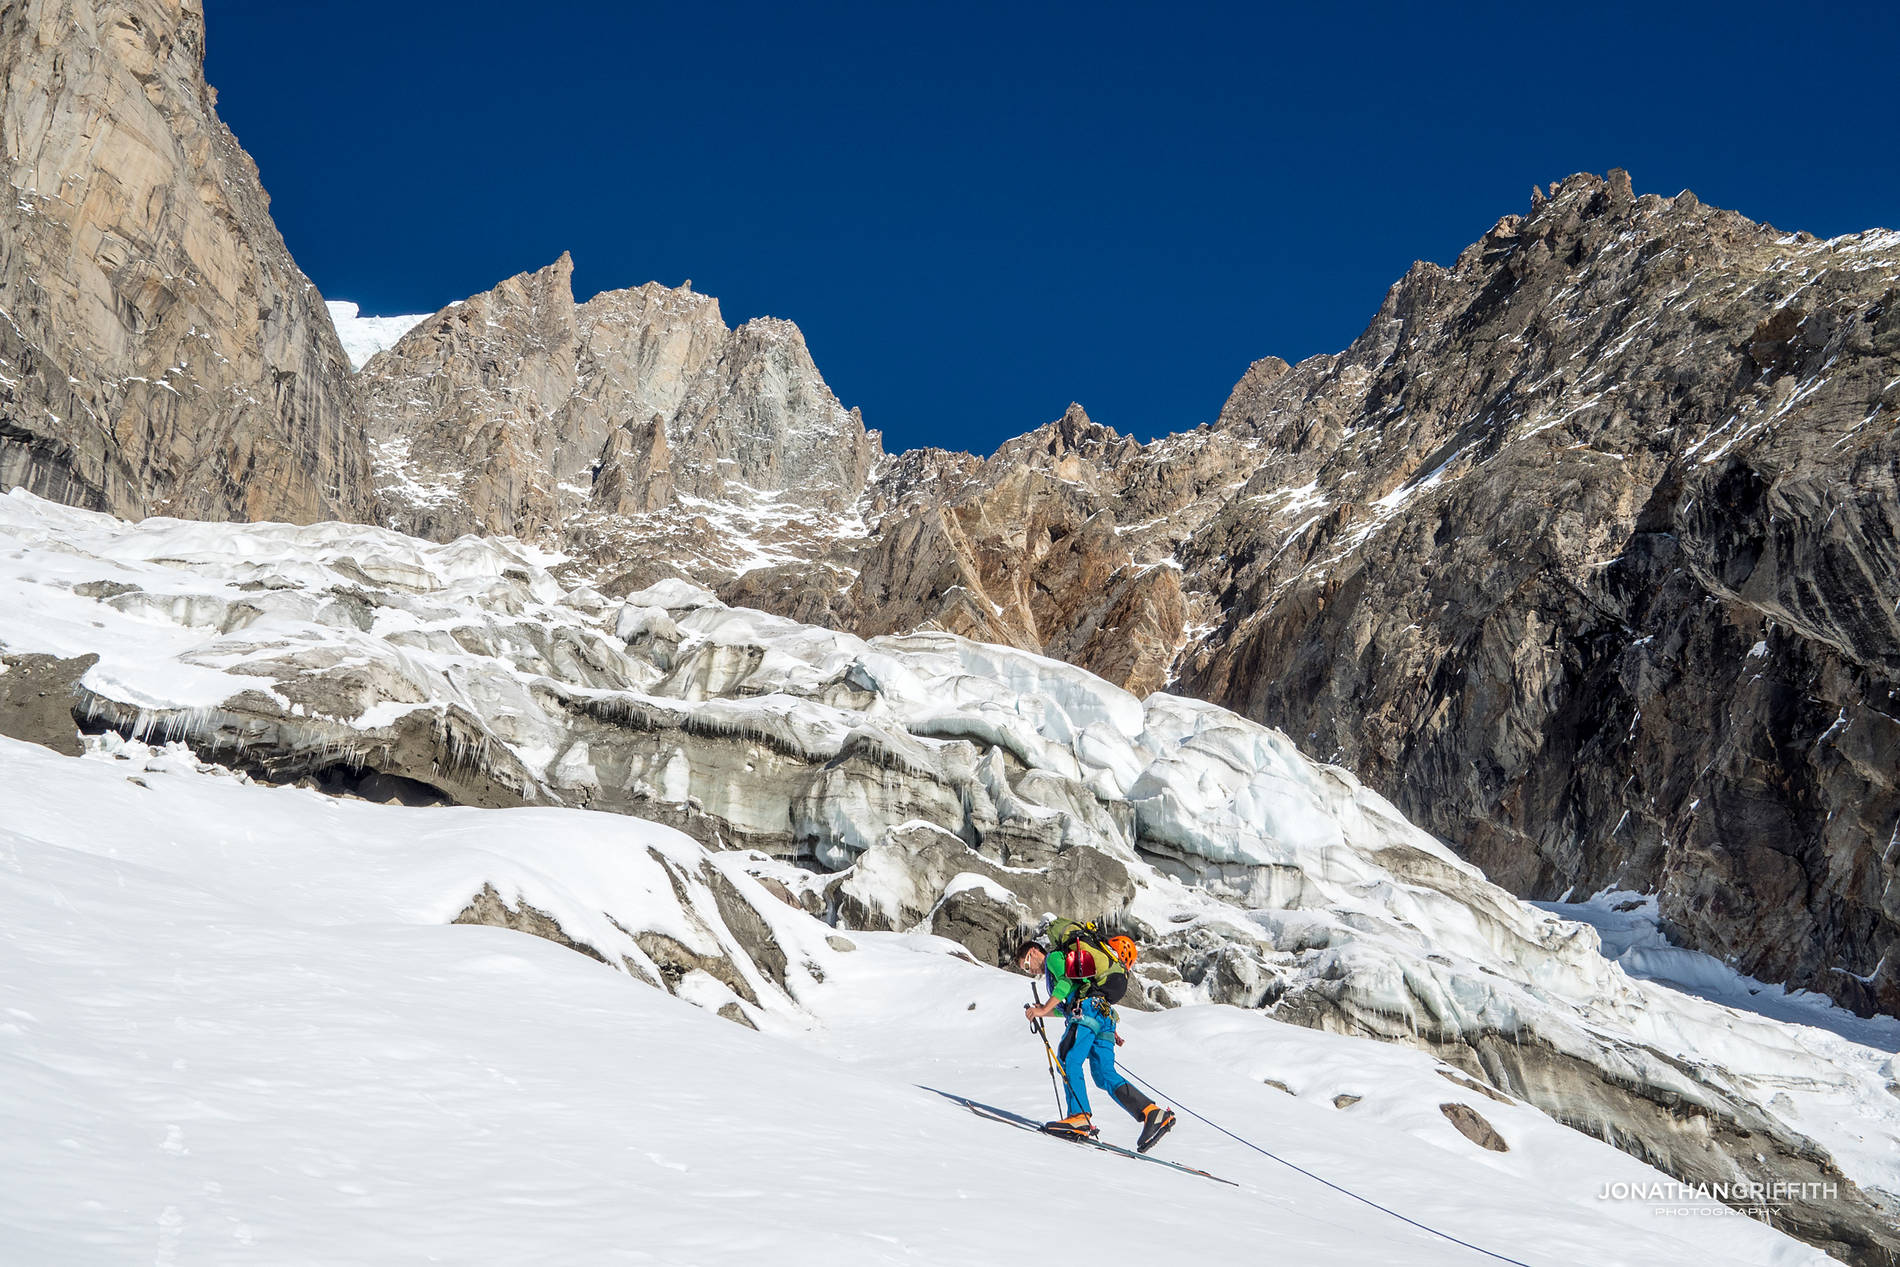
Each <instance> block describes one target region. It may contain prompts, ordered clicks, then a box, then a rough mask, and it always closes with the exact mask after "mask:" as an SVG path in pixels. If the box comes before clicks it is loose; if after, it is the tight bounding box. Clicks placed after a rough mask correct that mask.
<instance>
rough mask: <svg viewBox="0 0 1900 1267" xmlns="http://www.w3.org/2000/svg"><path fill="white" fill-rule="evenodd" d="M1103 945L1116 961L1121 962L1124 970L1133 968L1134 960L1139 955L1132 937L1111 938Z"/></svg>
mask: <svg viewBox="0 0 1900 1267" xmlns="http://www.w3.org/2000/svg"><path fill="white" fill-rule="evenodd" d="M1104 944H1105V945H1107V947H1108V949H1109V951H1110V952H1111V953H1113V954H1114V956H1115V957H1116V958H1117V959H1119V960H1121V961H1122V967H1124V968H1132V967H1134V966H1135V958H1136V956H1137V955H1139V954H1140V953H1141V952H1140V951H1139V950H1137V949H1136V947H1135V939H1134V938H1133V937H1111V938H1109V939H1108V941H1107V942H1106V943H1104Z"/></svg>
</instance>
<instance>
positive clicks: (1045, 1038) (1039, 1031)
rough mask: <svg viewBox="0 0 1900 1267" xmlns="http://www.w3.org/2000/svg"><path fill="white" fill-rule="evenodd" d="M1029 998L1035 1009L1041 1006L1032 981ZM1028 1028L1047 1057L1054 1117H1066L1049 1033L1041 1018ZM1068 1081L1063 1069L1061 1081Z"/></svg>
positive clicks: (1067, 1072) (1037, 991)
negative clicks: (1053, 1094)
mask: <svg viewBox="0 0 1900 1267" xmlns="http://www.w3.org/2000/svg"><path fill="white" fill-rule="evenodd" d="M1029 997H1030V998H1032V999H1034V1000H1035V1001H1036V1006H1037V1007H1041V1006H1042V991H1041V990H1039V989H1037V988H1036V984H1035V982H1033V981H1032V982H1030V984H1029ZM1029 1028H1030V1029H1032V1030H1034V1031H1035V1032H1036V1037H1037V1038H1040V1039H1041V1040H1042V1051H1043V1054H1044V1055H1045V1056H1047V1057H1049V1089H1050V1090H1051V1091H1053V1092H1055V1097H1056V1116H1057V1117H1058V1118H1062V1117H1067V1116H1068V1107H1069V1106H1068V1104H1067V1103H1065V1102H1064V1101H1063V1099H1062V1088H1061V1086H1060V1085H1058V1084H1057V1082H1056V1070H1057V1069H1058V1068H1060V1066H1059V1065H1057V1063H1056V1050H1055V1048H1053V1047H1051V1046H1050V1045H1049V1031H1048V1030H1046V1029H1044V1028H1043V1027H1042V1018H1041V1017H1040V1016H1038V1017H1035V1018H1033V1019H1032V1020H1031V1021H1030V1022H1029ZM1068 1080H1069V1071H1068V1070H1067V1069H1063V1070H1062V1081H1063V1082H1067V1081H1068Z"/></svg>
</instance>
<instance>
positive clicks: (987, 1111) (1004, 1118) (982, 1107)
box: [924, 1087, 1240, 1188]
mask: <svg viewBox="0 0 1900 1267" xmlns="http://www.w3.org/2000/svg"><path fill="white" fill-rule="evenodd" d="M924 1090H926V1091H936V1093H937V1094H938V1095H940V1096H942V1097H943V1098H944V1099H946V1100H949V1101H950V1102H951V1103H953V1104H960V1105H962V1106H963V1107H964V1108H966V1109H968V1110H970V1112H972V1113H974V1114H976V1115H977V1116H978V1117H981V1118H987V1119H989V1120H990V1121H992V1122H1001V1123H1002V1124H1003V1125H1005V1126H1014V1127H1016V1128H1017V1129H1018V1130H1024V1131H1034V1132H1035V1133H1036V1134H1038V1135H1047V1136H1048V1137H1049V1138H1050V1139H1062V1140H1068V1141H1069V1142H1070V1143H1073V1144H1085V1145H1087V1146H1088V1147H1090V1148H1099V1149H1101V1150H1102V1151H1103V1152H1106V1153H1120V1154H1121V1155H1122V1156H1123V1157H1129V1158H1133V1159H1134V1160H1135V1161H1146V1162H1152V1163H1154V1164H1155V1165H1157V1166H1166V1167H1167V1168H1168V1169H1169V1170H1178V1171H1180V1172H1181V1173H1182V1174H1184V1175H1199V1176H1200V1177H1201V1178H1203V1179H1212V1180H1213V1181H1214V1182H1215V1183H1224V1184H1226V1185H1227V1186H1228V1187H1230V1188H1238V1187H1239V1186H1240V1185H1239V1184H1237V1183H1235V1182H1234V1181H1233V1180H1232V1179H1223V1178H1221V1177H1220V1176H1219V1175H1216V1174H1210V1173H1209V1172H1207V1171H1205V1170H1196V1169H1195V1168H1194V1167H1192V1166H1184V1165H1182V1164H1181V1163H1180V1162H1178V1161H1169V1160H1168V1159H1167V1158H1165V1157H1150V1156H1148V1155H1147V1154H1146V1153H1138V1152H1136V1151H1135V1150H1134V1149H1132V1148H1123V1147H1122V1146H1121V1145H1119V1144H1108V1143H1104V1142H1102V1141H1101V1140H1099V1139H1088V1138H1085V1137H1083V1136H1081V1135H1062V1134H1057V1133H1056V1132H1054V1131H1045V1130H1043V1129H1042V1123H1041V1122H1036V1121H1032V1120H1031V1119H1029V1118H1026V1117H1024V1116H1023V1115H1022V1114H1020V1113H1011V1112H1010V1111H1009V1110H1008V1109H999V1108H997V1107H996V1106H995V1105H993V1104H984V1103H981V1102H980V1101H977V1100H972V1099H970V1098H968V1097H967V1096H961V1095H952V1094H951V1093H950V1092H948V1091H937V1089H936V1088H935V1087H925V1088H924Z"/></svg>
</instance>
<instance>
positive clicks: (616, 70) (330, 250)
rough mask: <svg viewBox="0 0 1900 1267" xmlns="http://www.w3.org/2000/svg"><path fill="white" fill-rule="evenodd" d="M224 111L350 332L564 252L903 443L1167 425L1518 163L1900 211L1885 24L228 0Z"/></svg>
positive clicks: (1125, 9)
mask: <svg viewBox="0 0 1900 1267" xmlns="http://www.w3.org/2000/svg"><path fill="white" fill-rule="evenodd" d="M206 9H207V10H208V25H209V32H208V42H209V47H210V53H209V67H208V72H209V76H210V80H211V82H212V84H213V85H214V86H215V87H216V88H217V89H218V90H219V93H220V99H219V110H220V113H221V114H222V115H223V117H224V119H225V121H226V122H227V123H229V124H230V125H231V127H232V128H233V129H234V130H235V131H236V132H237V135H238V138H239V140H241V141H242V142H243V143H244V145H245V147H246V148H247V149H248V150H249V151H250V152H251V154H252V155H253V157H255V158H256V160H257V163H258V166H259V168H260V169H261V170H262V173H263V179H264V185H265V188H267V189H268V190H269V191H270V193H271V195H272V198H273V207H274V210H275V212H276V216H277V222H278V224H279V226H280V227H281V228H282V230H283V233H284V237H285V238H286V239H287V240H288V242H289V244H290V248H291V250H292V252H293V253H294V254H295V255H296V257H297V261H298V263H299V264H301V265H302V266H303V268H304V270H305V271H306V272H307V273H309V274H310V276H311V278H312V279H313V280H314V281H315V282H316V283H317V285H318V287H319V288H321V289H322V291H323V292H324V294H325V295H326V296H328V297H330V298H333V299H353V300H355V301H357V302H358V303H360V304H361V305H362V306H363V311H364V312H365V313H372V314H375V313H398V312H423V311H431V310H434V309H436V308H438V307H440V306H442V305H443V304H444V303H447V302H448V301H450V300H453V299H459V298H462V297H464V296H466V295H469V294H472V293H475V292H477V291H481V290H485V289H487V288H488V287H490V286H492V285H494V284H495V283H496V282H497V281H499V280H501V279H502V278H503V277H506V276H508V275H509V274H511V273H516V272H520V271H522V270H525V269H532V268H538V267H540V266H542V265H545V264H547V263H548V262H550V261H551V260H553V259H554V258H555V257H556V256H558V255H559V254H560V253H561V252H562V251H563V250H570V251H572V252H573V254H574V262H575V289H576V292H577V294H578V295H579V297H581V298H586V297H588V296H590V295H592V294H594V293H595V292H597V291H600V290H605V289H613V288H617V287H622V286H633V285H638V284H640V283H641V282H644V281H648V280H650V279H658V280H660V281H663V282H666V283H668V284H672V285H677V284H678V283H679V282H680V281H681V280H682V279H684V278H687V277H690V278H692V279H693V284H694V288H695V289H697V290H699V291H701V292H702V293H705V294H710V295H716V296H718V297H719V299H720V301H721V304H722V307H723V310H724V312H725V315H726V319H727V320H728V321H729V322H733V323H735V324H736V323H737V322H738V321H740V320H743V319H745V318H747V317H752V316H758V315H761V314H770V315H773V316H781V317H789V318H791V319H792V320H794V321H796V322H798V324H799V325H800V326H801V327H802V328H803V329H804V331H805V334H806V337H807V339H808V340H809V341H810V344H811V347H812V352H813V355H814V357H815V358H816V360H817V362H818V365H819V368H820V370H821V371H822V372H823V373H824V375H825V377H826V379H827V381H829V382H830V384H831V386H832V388H833V389H834V390H835V391H836V392H837V393H838V395H839V396H840V397H841V398H842V399H843V400H844V401H845V403H846V404H854V405H858V406H860V407H861V408H862V409H863V410H864V416H865V421H866V422H867V424H868V425H870V426H873V427H881V428H883V429H884V431H885V433H886V444H887V446H889V447H891V448H893V449H896V448H905V447H910V446H914V445H918V444H941V445H946V446H950V447H958V448H968V449H972V450H975V451H978V452H987V451H988V450H990V449H991V448H993V447H994V446H995V445H996V444H997V443H999V442H1000V441H1001V440H1003V439H1005V438H1007V437H1009V436H1011V435H1014V434H1017V433H1019V432H1021V431H1024V430H1027V429H1029V428H1031V427H1034V426H1036V425H1038V424H1040V423H1042V422H1045V421H1048V420H1049V419H1051V418H1054V417H1056V416H1057V415H1058V414H1059V413H1060V412H1061V411H1062V409H1063V407H1064V406H1065V405H1067V404H1068V402H1069V401H1070V400H1080V401H1081V402H1082V403H1083V404H1084V405H1086V406H1087V407H1088V409H1089V411H1090V413H1091V414H1092V415H1093V416H1094V417H1095V418H1096V419H1097V420H1099V421H1102V422H1106V423H1109V424H1111V425H1113V426H1115V427H1117V428H1119V429H1121V430H1123V431H1132V432H1134V433H1136V434H1137V435H1140V436H1143V437H1149V436H1153V435H1156V434H1159V433H1161V432H1165V431H1171V430H1179V429H1183V428H1187V427H1192V426H1193V425H1195V424H1196V423H1198V422H1201V421H1204V420H1209V419H1211V418H1213V417H1214V415H1215V414H1216V413H1217V412H1218V411H1219V408H1220V405H1221V402H1222V400H1223V399H1225V397H1226V394H1227V391H1228V389H1229V388H1230V387H1231V386H1232V385H1233V382H1234V380H1235V379H1237V378H1238V377H1239V376H1240V374H1241V372H1242V371H1243V370H1244V369H1245V368H1246V366H1247V364H1248V362H1249V361H1251V360H1253V359H1255V358H1257V357H1261V356H1266V355H1269V354H1273V355H1279V356H1283V357H1286V358H1287V359H1288V360H1297V359H1298V358H1300V357H1303V356H1307V355H1310V354H1312V353H1316V352H1328V351H1336V350H1338V349H1339V348H1341V347H1344V346H1345V345H1346V344H1347V343H1348V342H1350V341H1351V340H1352V338H1353V337H1354V336H1355V335H1357V334H1358V332H1359V331H1360V330H1361V329H1363V328H1364V326H1365V323H1366V321H1367V319H1368V318H1369V317H1370V316H1371V315H1372V312H1373V310H1374V308H1375V307H1376V306H1377V304H1378V302H1379V299H1380V297H1381V295H1382V294H1383V293H1384V291H1385V289H1386V287H1388V286H1389V285H1390V284H1391V283H1392V282H1393V281H1394V280H1396V279H1397V278H1398V276H1399V275H1400V274H1401V273H1403V272H1404V270H1405V269H1406V267H1407V266H1408V265H1409V264H1410V263H1411V262H1412V261H1413V260H1414V259H1432V260H1437V261H1440V262H1449V261H1450V260H1451V259H1452V258H1453V257H1454V256H1455V255H1456V254H1457V253H1458V251H1459V250H1460V249H1461V248H1462V247H1463V246H1464V245H1465V244H1466V243H1468V242H1470V241H1471V240H1473V239H1474V238H1476V237H1478V236H1479V235H1480V234H1482V233H1483V232H1484V230H1485V229H1486V228H1487V227H1489V226H1490V224H1491V223H1492V222H1493V221H1495V220H1496V219H1497V218H1498V217H1499V216H1500V215H1503V214H1506V213H1508V212H1514V211H1523V210H1525V209H1526V207H1527V203H1528V197H1529V189H1530V186H1531V184H1532V182H1534V181H1541V182H1548V181H1551V180H1555V179H1559V178H1561V177H1563V176H1564V175H1566V174H1568V173H1570V172H1574V171H1583V170H1588V171H1595V172H1599V173H1600V172H1602V171H1604V170H1606V169H1607V168H1609V167H1612V166H1623V167H1627V168H1628V169H1629V170H1630V173H1631V175H1632V176H1633V178H1634V180H1635V184H1636V189H1637V192H1639V193H1644V192H1655V193H1665V194H1670V193H1675V192H1676V191H1677V190H1679V189H1683V188H1691V189H1694V190H1695V191H1696V193H1697V194H1698V195H1699V196H1700V197H1701V198H1702V199H1703V200H1704V201H1705V202H1710V203H1714V204H1717V205H1720V206H1726V207H1733V208H1735V209H1737V210H1739V211H1741V212H1743V213H1744V214H1746V215H1748V216H1750V217H1752V218H1754V219H1758V220H1767V221H1770V222H1772V223H1774V224H1776V225H1779V226H1781V227H1783V228H1787V229H1808V230H1810V231H1812V232H1815V233H1818V234H1821V235H1824V236H1826V235H1831V234H1835V233H1844V232H1851V231H1854V230H1858V229H1863V228H1868V227H1871V226H1873V225H1884V226H1888V227H1900V127H1896V122H1897V121H1900V107H1897V106H1896V104H1895V98H1894V85H1895V66H1896V62H1895V50H1896V49H1900V17H1896V13H1897V12H1900V6H1895V5H1893V4H1891V3H1881V4H1841V5H1833V6H1826V5H1823V6H1805V5H1794V4H1789V3H1778V4H1774V5H1767V4H1755V3H1726V4H1698V5H1676V6H1671V5H1667V4H1643V5H1630V6H1606V7H1599V8H1596V9H1594V10H1586V9H1585V8H1584V7H1583V6H1576V5H1548V6H1547V5H1535V4H1532V5H1526V4H1522V3H1513V4H1510V5H1487V6H1468V7H1465V8H1462V9H1458V10H1456V12H1455V13H1454V12H1453V11H1452V10H1450V9H1447V8H1441V7H1440V6H1433V5H1421V4H1412V5H1378V4H1371V5H1352V6H1344V5H1342V6H1335V5H1326V4H1309V5H1302V6H1298V7H1287V8H1284V9H1278V10H1276V9H1273V8H1271V7H1269V6H1266V5H1240V4H1236V5H1231V6H1191V5H1184V6H1168V7H1163V6H1153V7H1149V6H1133V5H1122V4H1114V3H1097V4H1088V5H1083V4H1077V5H1072V6H1038V5H1033V4H1015V5H1004V4H997V5H979V4H969V3H962V4H956V5H948V4H946V5H940V6H933V7H929V8H925V7H921V6H918V7H913V6H908V5H902V4H891V3H885V4H869V3H866V4H855V5H832V4H823V3H811V4H807V3H785V2H783V0H780V2H779V3H770V4H754V3H743V4H741V3H733V4H719V3H710V2H705V0H672V2H670V3H666V4H633V3H568V4H563V3H539V4H522V3H510V4H499V3H489V2H487V0H457V2H456V3H438V2H436V0H381V2H380V3H363V2H360V0H330V2H328V3H323V4H307V5H306V4H286V3H281V2H280V0H207V3H206Z"/></svg>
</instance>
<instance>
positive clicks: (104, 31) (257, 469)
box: [0, 0, 369, 522]
mask: <svg viewBox="0 0 1900 1267" xmlns="http://www.w3.org/2000/svg"><path fill="white" fill-rule="evenodd" d="M203 54H204V14H203V11H202V8H201V7H200V5H199V3H198V0H118V2H115V3H108V4H91V3H78V2H76V0H22V2H21V3H14V4H9V5H7V6H6V8H5V9H4V10H3V11H0V77H3V78H4V87H3V88H0V147H4V158H3V159H0V162H4V168H5V173H6V180H7V184H8V189H7V196H6V198H5V199H3V200H0V304H3V305H4V312H3V313H0V488H8V487H15V486H23V487H26V488H29V489H32V490H34V491H35V492H39V493H42V494H44V495H46V496H48V497H54V498H57V499H59V500H61V501H64V502H69V503H71V504H74V505H80V506H88V507H94V508H98V509H105V510H111V511H113V512H114V513H117V514H124V515H135V516H136V515H147V514H167V515H177V516H182V517H188V518H199V519H288V520H292V521H296V522H309V521H311V520H316V519H322V518H331V517H344V518H361V517H363V516H364V515H365V514H366V513H367V511H368V509H369V497H368V492H369V488H368V465H367V453H366V448H365V445H364V442H363V437H362V432H361V427H360V425H359V424H358V422H357V420H356V415H355V405H354V389H353V385H352V382H351V379H350V368H349V363H348V362H347V361H346V360H345V359H344V355H343V349H342V347H341V345H340V344H338V342H337V338H336V333H335V331H334V329H333V328H332V327H331V324H330V319H329V316H328V314H327V313H325V312H324V310H323V305H322V303H321V302H320V297H319V296H318V295H317V293H316V291H315V290H314V289H313V288H312V287H311V285H310V283H309V281H308V280H307V279H305V277H304V275H303V274H302V273H301V272H299V271H298V270H297V266H296V265H295V264H294V263H292V261H291V259H290V255H289V253H288V252H287V251H286V250H285V249H284V244H283V240H282V239H281V238H280V237H279V236H278V233H277V229H276V227H275V225H273V224H272V222H271V218H270V212H269V200H268V198H267V197H266V196H265V194H264V191H263V188H262V187H261V186H260V185H259V183H258V176H257V169H256V167H255V166H254V165H253V164H252V162H251V159H250V157H249V156H248V155H247V154H245V152H244V151H243V150H242V149H240V148H239V146H238V143H237V141H236V139H235V138H233V137H232V135H231V133H230V132H229V130H227V129H226V128H225V126H224V125H223V124H222V123H220V122H219V121H218V117H217V114H216V113H215V111H214V109H213V102H214V94H213V93H212V91H211V90H210V89H209V88H208V87H207V86H206V84H205V81H204V71H203Z"/></svg>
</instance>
